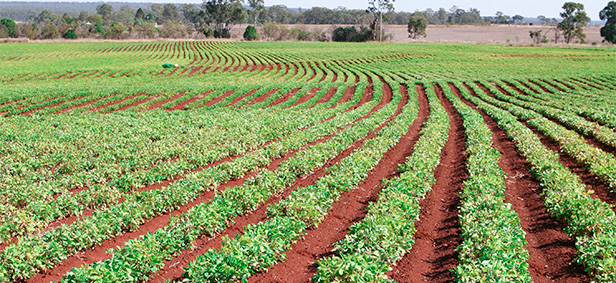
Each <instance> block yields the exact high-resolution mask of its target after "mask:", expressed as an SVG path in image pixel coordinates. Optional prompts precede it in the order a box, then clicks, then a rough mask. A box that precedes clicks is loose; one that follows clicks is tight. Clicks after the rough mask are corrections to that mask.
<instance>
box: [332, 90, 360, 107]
mask: <svg viewBox="0 0 616 283" xmlns="http://www.w3.org/2000/svg"><path fill="white" fill-rule="evenodd" d="M353 94H355V86H349V87H347V89H346V90H345V91H344V94H342V97H340V100H339V101H338V102H336V104H334V105H332V106H330V108H335V107H336V106H338V105H339V104H341V103H345V102H347V101H349V100H351V98H352V97H353ZM332 96H333V94H332Z"/></svg>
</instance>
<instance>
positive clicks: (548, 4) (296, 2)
mask: <svg viewBox="0 0 616 283" xmlns="http://www.w3.org/2000/svg"><path fill="white" fill-rule="evenodd" d="M3 1H6V0H0V2H3ZM12 1H32V0H12ZM41 1H58V2H101V0H77V1H74V0H41ZM110 1H113V2H157V3H170V2H171V3H202V2H203V1H202V0H110ZM567 1H574V2H579V3H583V4H584V6H585V8H586V12H587V13H588V16H589V17H590V18H591V19H593V20H599V11H601V10H602V9H603V8H604V7H605V6H606V5H607V3H608V2H609V1H610V0H577V1H576V0H515V1H496V0H468V1H452V0H396V2H395V3H394V6H395V8H396V11H406V12H413V11H415V10H425V9H426V8H432V9H435V10H436V9H438V8H441V7H443V8H445V9H449V8H451V7H452V6H454V5H455V6H458V7H460V8H463V9H468V8H471V7H472V8H477V9H479V11H481V14H482V15H484V16H487V15H494V14H495V13H496V12H497V11H502V12H503V13H505V14H507V15H511V16H513V15H516V14H520V15H523V16H526V17H536V16H538V15H545V16H547V17H549V18H555V17H558V14H559V13H560V12H561V10H562V8H561V7H562V6H563V4H564V3H565V2H567ZM275 4H283V5H286V6H287V7H290V8H297V7H302V8H311V7H315V6H318V7H328V8H332V9H333V8H336V7H339V6H343V7H347V8H349V9H365V8H366V6H367V5H368V0H335V1H333V0H265V5H267V6H271V5H275Z"/></svg>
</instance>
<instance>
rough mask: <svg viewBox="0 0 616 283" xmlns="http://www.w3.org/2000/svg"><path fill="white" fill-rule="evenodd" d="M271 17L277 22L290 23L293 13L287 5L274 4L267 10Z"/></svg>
mask: <svg viewBox="0 0 616 283" xmlns="http://www.w3.org/2000/svg"><path fill="white" fill-rule="evenodd" d="M267 14H268V16H269V18H270V19H271V20H272V21H273V22H276V23H280V24H288V23H289V21H290V20H291V13H290V12H289V9H288V8H287V6H285V5H274V6H271V7H270V8H269V9H268V10H267Z"/></svg>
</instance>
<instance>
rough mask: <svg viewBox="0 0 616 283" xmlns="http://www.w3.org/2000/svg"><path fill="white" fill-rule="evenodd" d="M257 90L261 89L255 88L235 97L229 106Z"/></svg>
mask: <svg viewBox="0 0 616 283" xmlns="http://www.w3.org/2000/svg"><path fill="white" fill-rule="evenodd" d="M257 91H259V89H258V88H256V89H253V90H250V91H248V92H246V93H245V94H242V95H240V96H238V97H237V98H235V99H233V100H231V102H229V105H228V106H232V105H234V104H236V103H238V102H239V101H240V100H242V99H244V98H246V97H248V96H251V95H253V94H254V93H255V92H257Z"/></svg>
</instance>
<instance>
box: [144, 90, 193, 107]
mask: <svg viewBox="0 0 616 283" xmlns="http://www.w3.org/2000/svg"><path fill="white" fill-rule="evenodd" d="M185 94H186V92H185V91H184V92H179V93H177V94H176V95H174V96H172V97H170V98H167V99H165V100H163V101H160V102H156V103H154V104H152V105H150V107H148V110H154V109H156V108H160V107H162V106H163V105H165V104H167V103H169V102H171V101H175V100H177V99H178V98H180V97H182V96H184V95H185Z"/></svg>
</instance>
